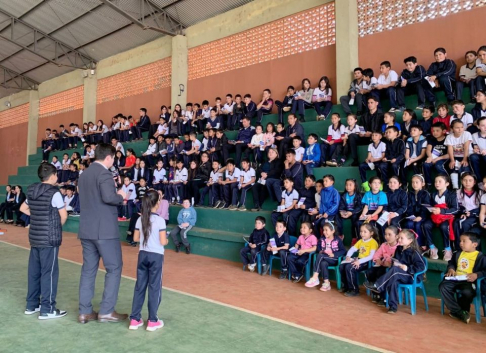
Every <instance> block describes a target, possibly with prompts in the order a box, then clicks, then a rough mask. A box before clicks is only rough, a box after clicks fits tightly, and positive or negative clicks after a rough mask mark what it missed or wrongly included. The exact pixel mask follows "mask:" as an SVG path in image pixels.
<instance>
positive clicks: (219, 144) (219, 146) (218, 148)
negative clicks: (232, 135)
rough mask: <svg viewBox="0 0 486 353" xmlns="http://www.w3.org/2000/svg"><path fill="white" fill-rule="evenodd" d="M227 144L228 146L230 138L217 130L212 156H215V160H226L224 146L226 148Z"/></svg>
mask: <svg viewBox="0 0 486 353" xmlns="http://www.w3.org/2000/svg"><path fill="white" fill-rule="evenodd" d="M227 144H228V138H227V137H226V135H225V134H224V132H223V130H221V129H219V130H216V143H215V145H214V151H211V156H213V157H214V159H216V160H218V161H220V162H222V161H223V158H224V157H223V155H224V154H223V150H224V146H226V145H227ZM214 159H213V160H214Z"/></svg>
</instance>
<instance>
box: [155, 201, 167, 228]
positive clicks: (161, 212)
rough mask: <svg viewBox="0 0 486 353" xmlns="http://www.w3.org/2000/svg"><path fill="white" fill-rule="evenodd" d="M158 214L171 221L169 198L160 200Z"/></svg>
mask: <svg viewBox="0 0 486 353" xmlns="http://www.w3.org/2000/svg"><path fill="white" fill-rule="evenodd" d="M157 214H158V215H159V216H160V217H162V218H163V219H165V221H166V222H167V223H168V222H169V201H167V200H162V201H160V204H159V208H158V210H157Z"/></svg>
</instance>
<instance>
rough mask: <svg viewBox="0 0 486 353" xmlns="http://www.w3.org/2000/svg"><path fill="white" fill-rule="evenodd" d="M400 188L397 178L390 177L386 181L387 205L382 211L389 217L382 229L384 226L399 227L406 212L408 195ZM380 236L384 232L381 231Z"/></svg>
mask: <svg viewBox="0 0 486 353" xmlns="http://www.w3.org/2000/svg"><path fill="white" fill-rule="evenodd" d="M401 186H402V184H401V182H400V178H399V177H397V176H392V177H391V178H390V179H389V181H388V191H387V192H386V199H387V201H388V205H386V206H385V207H384V210H385V211H387V212H388V213H389V215H388V222H387V223H386V224H385V226H384V227H386V225H392V226H396V227H398V226H400V221H401V220H402V219H403V218H404V215H405V214H406V212H407V207H408V195H407V192H406V191H405V190H403V189H402V188H401ZM382 230H383V229H382ZM381 234H384V232H383V231H382V232H381Z"/></svg>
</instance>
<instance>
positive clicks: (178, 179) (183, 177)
mask: <svg viewBox="0 0 486 353" xmlns="http://www.w3.org/2000/svg"><path fill="white" fill-rule="evenodd" d="M176 167H177V168H176V170H175V171H174V179H173V180H172V181H171V182H169V183H168V186H167V194H168V196H169V200H171V202H172V204H173V205H175V204H176V203H180V202H181V200H182V199H183V198H184V193H183V190H184V188H183V186H184V182H187V178H188V171H187V168H186V167H184V163H183V162H182V161H181V160H179V161H177V162H176Z"/></svg>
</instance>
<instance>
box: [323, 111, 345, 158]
mask: <svg viewBox="0 0 486 353" xmlns="http://www.w3.org/2000/svg"><path fill="white" fill-rule="evenodd" d="M331 122H332V124H331V125H329V128H328V130H327V138H326V140H324V139H321V140H322V143H321V164H322V165H327V162H330V163H329V165H330V166H334V167H335V166H337V160H338V155H337V153H336V152H337V151H339V150H340V149H341V148H342V145H343V136H344V130H345V127H344V125H343V124H341V116H340V115H339V113H333V114H332V117H331ZM338 146H341V147H340V148H338Z"/></svg>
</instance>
